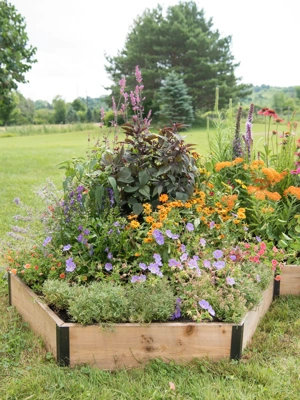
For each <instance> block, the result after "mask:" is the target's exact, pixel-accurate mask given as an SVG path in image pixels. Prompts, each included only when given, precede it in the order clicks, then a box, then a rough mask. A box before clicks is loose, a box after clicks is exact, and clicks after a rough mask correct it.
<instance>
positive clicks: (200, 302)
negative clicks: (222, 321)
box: [199, 299, 216, 316]
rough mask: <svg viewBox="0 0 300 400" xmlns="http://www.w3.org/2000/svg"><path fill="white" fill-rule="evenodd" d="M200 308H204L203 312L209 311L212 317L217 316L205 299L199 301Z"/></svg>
mask: <svg viewBox="0 0 300 400" xmlns="http://www.w3.org/2000/svg"><path fill="white" fill-rule="evenodd" d="M199 306H200V307H201V308H203V310H207V311H208V312H209V314H210V315H212V316H214V315H215V314H216V313H215V311H214V310H213V308H212V306H211V305H210V304H209V302H208V301H206V300H204V299H203V300H200V301H199Z"/></svg>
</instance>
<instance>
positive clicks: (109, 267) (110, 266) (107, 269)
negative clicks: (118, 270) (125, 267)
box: [104, 263, 113, 271]
mask: <svg viewBox="0 0 300 400" xmlns="http://www.w3.org/2000/svg"><path fill="white" fill-rule="evenodd" d="M104 268H105V269H106V271H111V270H112V268H113V266H112V264H111V263H106V264H105V265H104Z"/></svg>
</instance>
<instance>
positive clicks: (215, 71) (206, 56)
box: [106, 1, 249, 115]
mask: <svg viewBox="0 0 300 400" xmlns="http://www.w3.org/2000/svg"><path fill="white" fill-rule="evenodd" d="M230 47H231V37H229V36H228V37H224V38H222V37H221V36H220V33H219V31H218V30H214V29H213V23H212V20H211V19H209V20H206V19H205V16H204V10H203V9H202V10H199V9H198V7H197V4H196V3H195V2H193V1H190V2H181V3H179V4H177V5H173V6H170V7H168V9H167V12H163V9H162V7H161V6H157V8H155V9H153V10H149V9H148V10H146V11H145V12H144V13H143V14H142V15H141V16H140V17H138V18H136V19H135V21H134V24H133V26H132V28H131V30H130V32H129V33H128V35H127V39H126V43H125V47H124V49H123V50H122V51H121V52H120V53H119V54H118V55H117V56H111V57H109V56H108V57H107V61H108V65H107V66H106V70H107V72H108V73H109V75H110V77H111V79H112V81H113V82H114V84H115V86H112V88H111V89H112V90H113V93H114V95H115V96H117V93H118V88H117V84H118V82H119V80H120V79H121V78H122V76H126V78H128V82H129V84H130V85H131V86H132V85H133V83H134V75H133V73H132V71H133V70H134V67H135V65H136V63H137V60H138V64H139V67H140V68H141V69H142V70H143V78H144V83H145V87H146V88H147V89H146V90H145V96H146V100H145V102H144V106H145V109H146V112H148V111H149V109H152V111H153V113H154V115H155V113H156V111H158V107H157V104H156V103H155V99H154V94H155V93H156V92H157V90H158V89H159V88H160V86H161V84H162V82H163V81H164V79H165V78H166V75H167V74H168V73H169V72H172V71H174V72H176V73H178V74H179V75H180V77H181V78H182V79H183V81H184V83H185V84H186V86H187V87H188V91H189V94H190V95H191V96H192V105H193V109H194V110H195V109H197V108H200V109H204V110H208V109H211V108H212V106H213V103H214V95H213V93H214V89H215V87H216V86H219V88H220V106H221V107H223V105H225V104H226V103H227V101H228V98H232V99H233V101H236V100H237V99H238V98H241V97H242V98H243V97H245V96H246V95H247V94H248V93H249V86H248V85H243V84H239V80H240V79H238V78H237V77H236V76H235V74H234V70H235V68H236V66H237V65H238V64H237V63H235V62H234V57H233V55H232V54H231V50H230Z"/></svg>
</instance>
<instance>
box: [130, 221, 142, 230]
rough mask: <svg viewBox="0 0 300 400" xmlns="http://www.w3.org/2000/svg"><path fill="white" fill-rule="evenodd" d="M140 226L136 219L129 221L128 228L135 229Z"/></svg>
mask: <svg viewBox="0 0 300 400" xmlns="http://www.w3.org/2000/svg"><path fill="white" fill-rule="evenodd" d="M139 226H140V223H139V222H138V221H131V222H130V228H133V229H136V228H138V227H139Z"/></svg>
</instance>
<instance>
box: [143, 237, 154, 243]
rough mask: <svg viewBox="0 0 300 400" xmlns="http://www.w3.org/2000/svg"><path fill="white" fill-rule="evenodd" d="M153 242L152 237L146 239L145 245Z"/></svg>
mask: <svg viewBox="0 0 300 400" xmlns="http://www.w3.org/2000/svg"><path fill="white" fill-rule="evenodd" d="M151 242H153V238H151V237H149V238H145V239H144V243H151Z"/></svg>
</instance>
